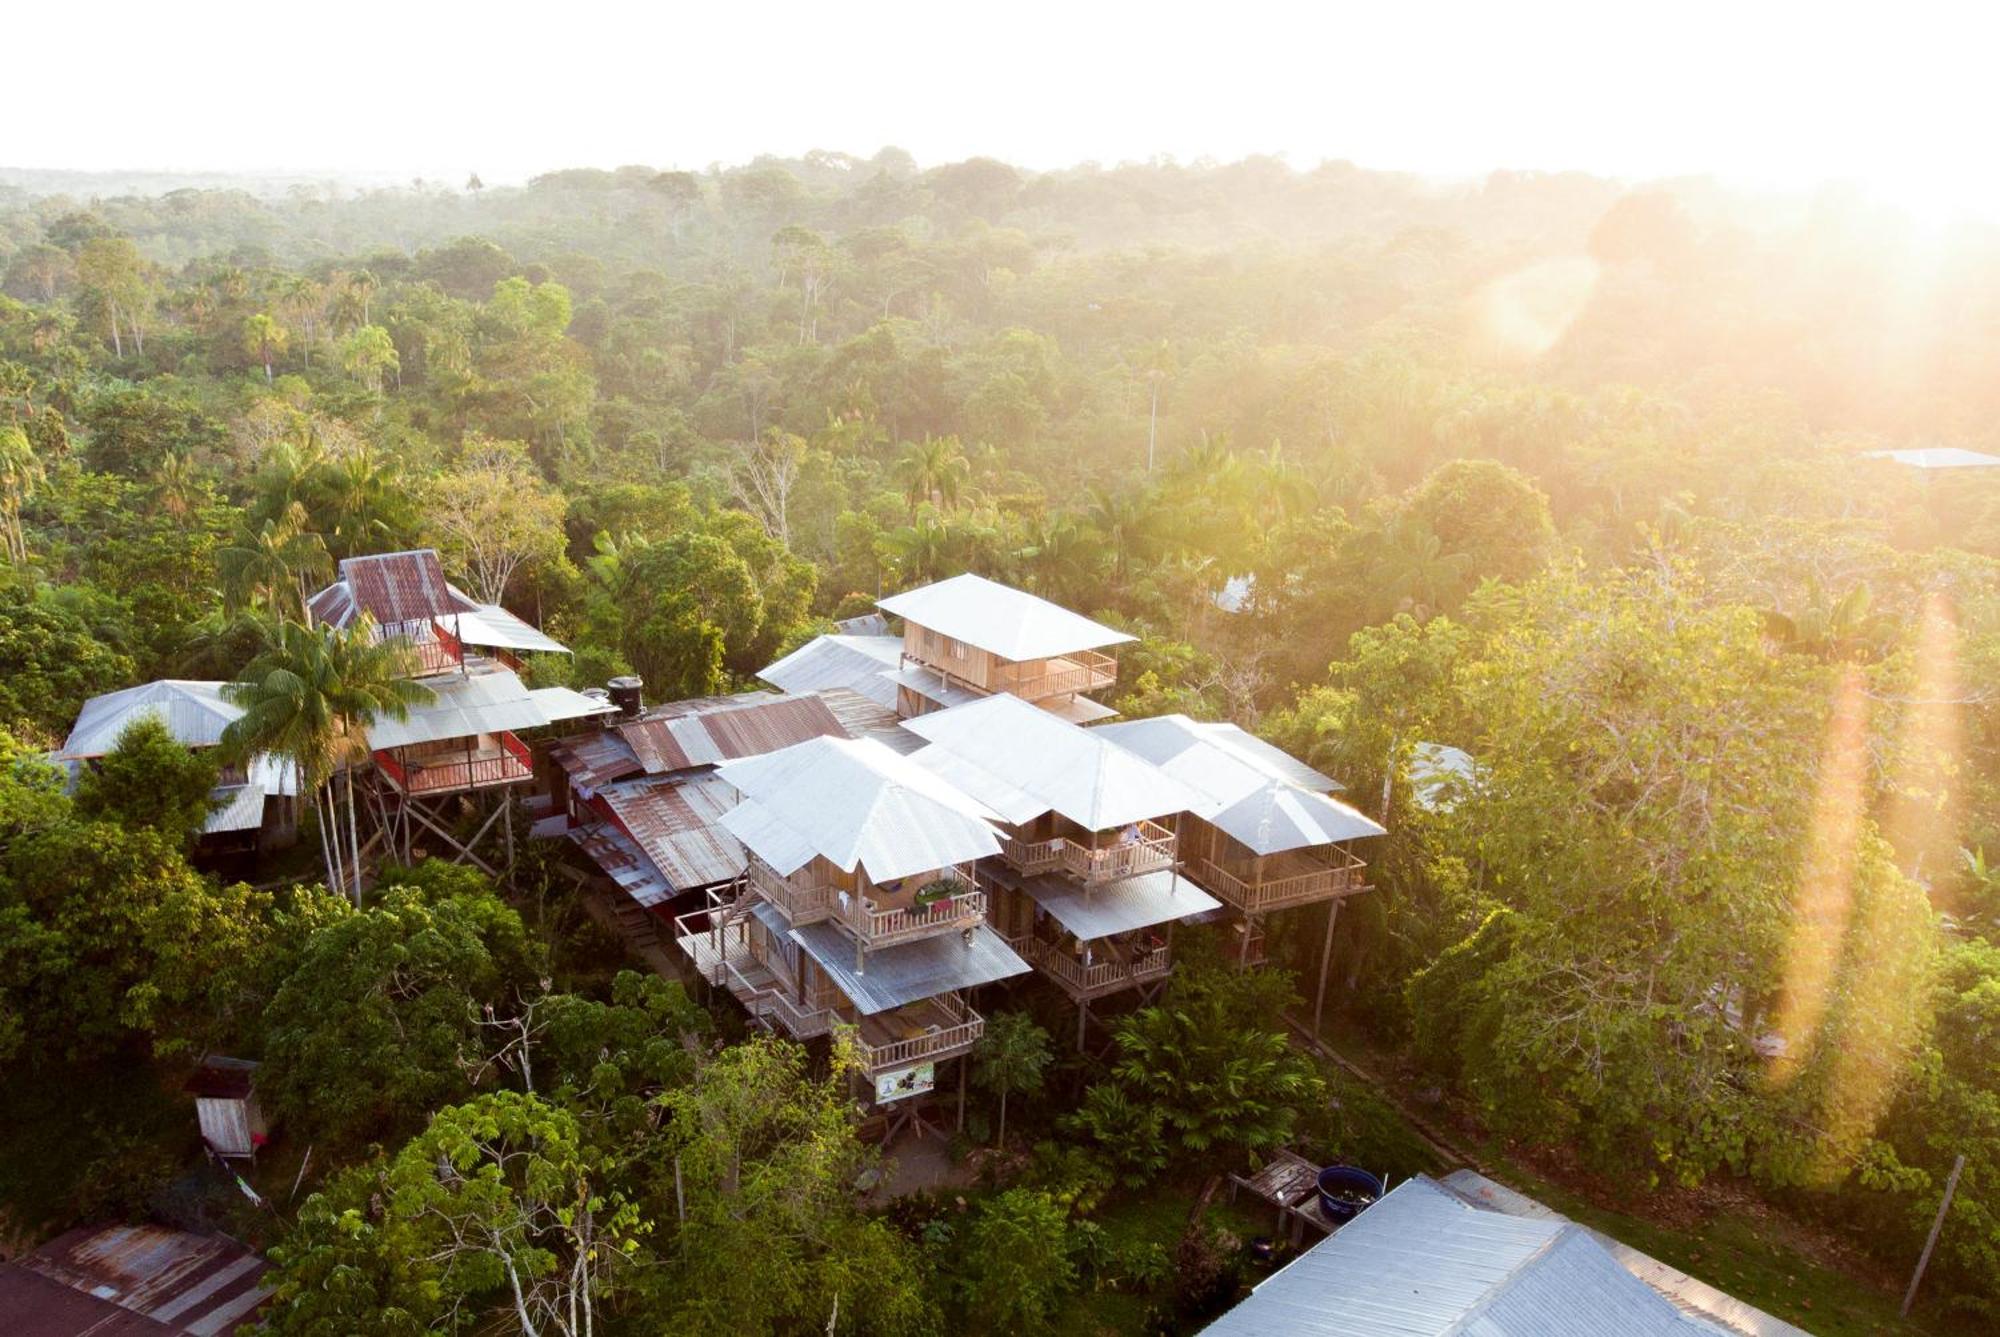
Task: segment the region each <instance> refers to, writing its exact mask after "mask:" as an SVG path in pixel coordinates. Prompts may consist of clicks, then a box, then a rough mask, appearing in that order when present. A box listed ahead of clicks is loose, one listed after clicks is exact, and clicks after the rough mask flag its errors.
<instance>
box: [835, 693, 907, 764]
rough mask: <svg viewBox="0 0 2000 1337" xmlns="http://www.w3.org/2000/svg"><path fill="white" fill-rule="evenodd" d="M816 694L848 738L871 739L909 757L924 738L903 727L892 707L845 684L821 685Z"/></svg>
mask: <svg viewBox="0 0 2000 1337" xmlns="http://www.w3.org/2000/svg"><path fill="white" fill-rule="evenodd" d="M813 695H814V696H816V697H818V698H819V699H820V700H822V701H824V702H826V708H827V709H828V710H830V711H832V712H833V717H834V718H835V719H837V720H839V721H840V727H841V728H842V729H845V730H846V731H847V736H848V737H849V738H872V739H874V740H875V741H876V742H878V743H880V744H882V746H884V747H886V748H888V749H889V750H890V751H891V752H895V753H897V754H899V755H901V756H905V757H907V756H909V755H910V754H911V753H912V752H915V751H916V750H917V749H918V748H920V747H922V746H923V745H924V740H923V739H921V738H919V737H917V736H916V735H915V734H913V733H911V732H910V731H909V730H908V729H905V728H904V727H903V721H902V720H901V719H899V718H898V717H897V715H896V712H895V710H894V708H893V707H890V706H884V705H880V704H878V703H876V702H874V701H871V700H869V699H868V698H867V697H865V696H863V695H861V693H859V692H851V691H849V690H848V689H847V688H845V687H822V688H821V689H820V690H818V691H817V692H814V693H813Z"/></svg>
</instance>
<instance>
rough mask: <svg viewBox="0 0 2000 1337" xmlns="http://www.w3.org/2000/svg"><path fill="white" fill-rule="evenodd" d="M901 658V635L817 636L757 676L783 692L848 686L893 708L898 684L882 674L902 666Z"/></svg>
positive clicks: (762, 670) (872, 699)
mask: <svg viewBox="0 0 2000 1337" xmlns="http://www.w3.org/2000/svg"><path fill="white" fill-rule="evenodd" d="M902 659H903V641H902V638H901V637H899V636H815V637H813V638H812V639H811V640H809V641H807V642H806V643H805V644H804V645H802V646H800V647H799V648H798V649H796V650H794V651H792V652H791V653H790V654H788V655H786V656H785V657H784V658H783V659H780V660H779V661H778V662H777V663H775V664H771V665H769V666H767V667H765V668H763V669H761V670H759V671H758V674H757V676H758V677H760V678H762V679H763V680H764V681H765V682H768V683H770V684H771V685H772V686H773V687H776V688H777V689H778V690H779V691H781V692H817V691H821V690H823V689H825V688H829V687H845V688H847V689H848V690H849V691H854V692H859V693H861V695H863V696H865V697H867V698H868V699H869V700H870V701H873V702H875V703H876V704H877V705H883V706H888V707H890V708H891V709H893V708H894V707H895V705H896V685H895V684H894V683H892V682H890V681H888V680H887V679H886V678H884V677H883V676H882V674H883V671H884V670H889V671H892V672H893V671H894V670H895V669H897V668H898V667H900V666H901V664H902Z"/></svg>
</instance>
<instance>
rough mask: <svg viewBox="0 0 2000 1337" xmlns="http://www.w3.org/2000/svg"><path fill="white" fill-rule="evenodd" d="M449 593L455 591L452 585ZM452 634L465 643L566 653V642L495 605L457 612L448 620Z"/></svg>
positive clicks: (543, 652)
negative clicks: (453, 617)
mask: <svg viewBox="0 0 2000 1337" xmlns="http://www.w3.org/2000/svg"><path fill="white" fill-rule="evenodd" d="M452 593H453V594H454V595H457V594H458V590H457V588H456V587H454V588H453V589H452ZM461 597H462V596H461ZM452 634H453V635H455V636H457V637H458V639H459V640H461V641H463V642H465V643H466V644H467V645H479V646H485V647H488V648H496V647H497V648H499V649H502V650H527V651H530V652H533V653H537V654H550V655H566V654H568V653H569V647H568V646H567V645H564V644H563V643H562V642H561V641H559V640H557V639H556V638H555V637H553V636H551V635H549V634H548V633H547V632H545V631H542V630H540V629H539V628H537V627H534V626H531V625H529V624H528V623H527V622H524V621H522V620H521V619H520V618H518V617H515V616H514V615H513V614H512V613H510V612H508V611H507V610H506V609H504V608H502V607H501V606H500V605H499V604H478V605H476V606H475V607H473V608H472V609H471V610H470V611H469V612H468V611H460V612H459V613H458V614H457V615H456V617H455V619H454V620H453V622H452Z"/></svg>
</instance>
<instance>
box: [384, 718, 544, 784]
mask: <svg viewBox="0 0 2000 1337" xmlns="http://www.w3.org/2000/svg"><path fill="white" fill-rule="evenodd" d="M496 737H497V738H498V740H499V746H497V747H494V748H490V749H488V750H487V751H485V752H483V753H475V754H474V755H472V756H469V757H468V756H466V755H464V754H462V753H461V754H457V755H454V754H452V753H449V752H444V753H437V754H434V755H435V756H436V757H437V760H435V761H432V760H429V759H428V758H406V759H405V760H401V761H399V760H397V758H396V754H395V753H393V752H377V753H376V754H375V765H376V767H377V768H378V769H379V770H380V771H381V772H382V774H383V775H385V776H387V777H388V779H389V782H390V783H391V784H393V785H395V786H396V788H398V789H400V790H402V791H403V792H404V793H405V794H448V793H451V792H453V791H455V790H460V789H484V788H486V787H488V786H490V785H514V784H520V783H521V782H522V781H524V780H532V779H534V778H535V754H534V753H533V752H531V751H529V750H528V746H527V744H525V743H523V742H522V741H521V740H520V739H518V738H516V737H514V735H513V734H510V733H501V734H498V735H496Z"/></svg>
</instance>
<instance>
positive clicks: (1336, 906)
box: [1313, 900, 1340, 1038]
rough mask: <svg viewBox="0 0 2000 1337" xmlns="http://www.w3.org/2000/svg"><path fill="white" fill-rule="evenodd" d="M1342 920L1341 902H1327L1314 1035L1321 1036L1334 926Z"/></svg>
mask: <svg viewBox="0 0 2000 1337" xmlns="http://www.w3.org/2000/svg"><path fill="white" fill-rule="evenodd" d="M1339 922H1340V902H1339V901H1338V900H1331V901H1328V902H1327V903H1326V944H1325V945H1324V946H1322V947H1321V948H1320V952H1319V989H1318V990H1317V991H1316V992H1315V993H1314V994H1313V1036H1314V1038H1318V1036H1319V1019H1320V1013H1321V1012H1322V1011H1323V1010H1324V1009H1325V1007H1326V972H1327V968H1328V967H1329V966H1331V965H1332V964H1333V926H1334V925H1335V924H1337V923H1339Z"/></svg>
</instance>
